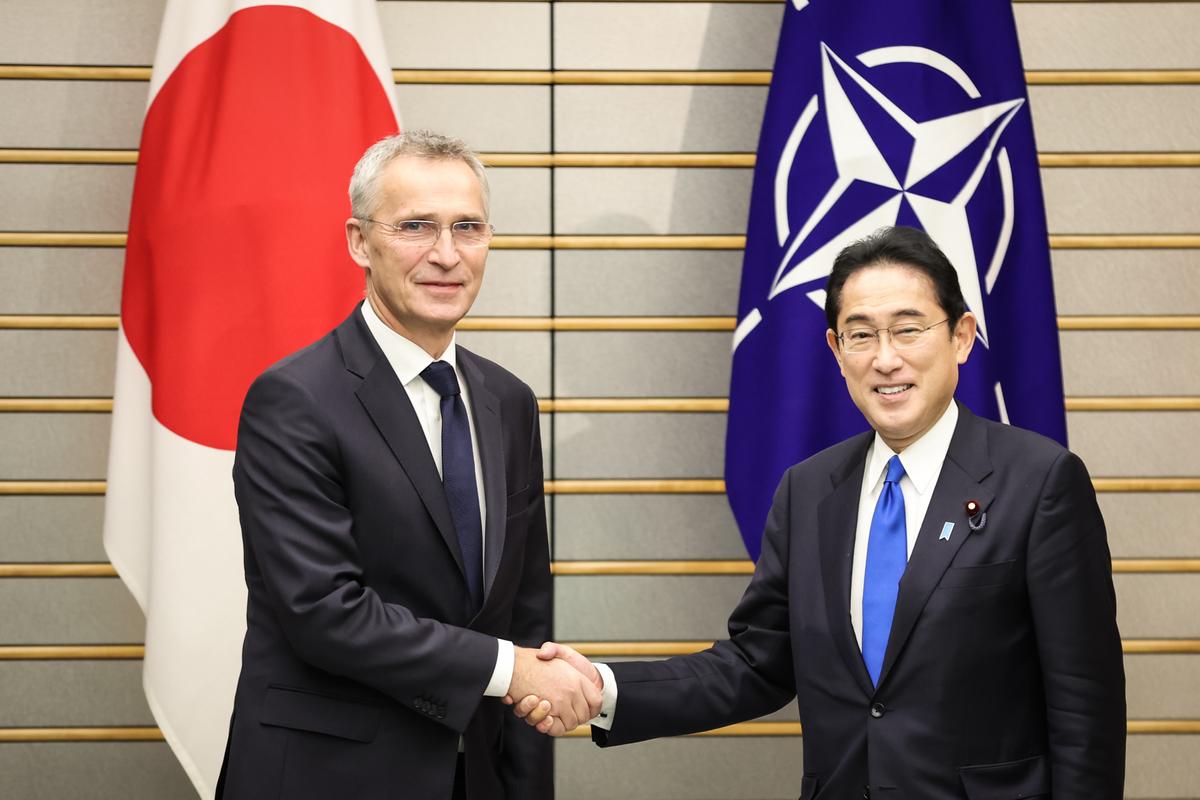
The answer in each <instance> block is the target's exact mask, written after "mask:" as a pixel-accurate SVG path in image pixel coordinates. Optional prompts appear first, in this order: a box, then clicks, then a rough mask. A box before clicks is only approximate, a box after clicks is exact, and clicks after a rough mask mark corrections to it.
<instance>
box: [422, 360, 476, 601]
mask: <svg viewBox="0 0 1200 800" xmlns="http://www.w3.org/2000/svg"><path fill="white" fill-rule="evenodd" d="M421 377H422V378H424V379H425V382H426V383H428V384H429V385H430V387H432V388H433V390H434V391H435V392H437V393H438V394H439V395H441V398H442V403H441V405H442V486H443V487H445V490H446V502H447V503H448V504H449V506H450V516H451V517H452V518H453V519H454V530H455V532H456V533H457V534H458V546H459V547H460V548H462V557H463V566H464V568H465V569H466V573H467V588H468V589H469V590H470V592H471V604H472V605H471V610H472V612H474V611H477V610H478V609H479V607H480V606H482V605H483V524H482V522H481V521H480V516H479V490H478V488H477V484H476V483H475V457H474V455H473V452H474V451H473V449H472V447H471V424H470V422H469V421H468V420H467V407H466V405H464V404H463V401H462V390H461V389H460V388H459V386H458V376H457V375H455V374H454V367H452V366H450V365H449V364H447V363H446V362H445V361H434V362H433V363H432V364H430V365H429V366H428V367H426V368H425V369H424V370H422V372H421Z"/></svg>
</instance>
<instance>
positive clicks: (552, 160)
mask: <svg viewBox="0 0 1200 800" xmlns="http://www.w3.org/2000/svg"><path fill="white" fill-rule="evenodd" d="M683 1H684V0H680V2H683ZM687 1H688V2H694V0H687ZM479 157H480V159H481V160H482V161H483V163H484V165H486V166H488V167H496V168H507V167H524V168H528V167H543V168H551V167H572V168H576V167H578V168H591V167H598V168H614V167H620V168H659V169H706V168H721V169H748V168H751V167H753V166H754V163H755V155H754V153H745V152H741V153H612V152H603V153H480V154H479ZM137 161H138V151H137V150H130V149H118V150H114V149H100V148H32V147H26V148H0V164H136V163H137ZM1038 164H1039V165H1040V166H1042V167H1046V168H1058V167H1097V168H1114V167H1200V153H1192V152H1175V153H1173V152H1128V153H1124V152H1094V153H1086V152H1084V153H1071V152H1055V153H1039V154H1038Z"/></svg>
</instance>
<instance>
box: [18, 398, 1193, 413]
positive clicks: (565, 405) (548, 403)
mask: <svg viewBox="0 0 1200 800" xmlns="http://www.w3.org/2000/svg"><path fill="white" fill-rule="evenodd" d="M1198 400H1200V398H1198ZM2 403H3V401H0V409H3V407H4V406H3V405H2ZM538 408H539V409H540V410H541V411H542V412H543V413H548V414H590V413H601V414H603V413H621V414H630V413H643V412H652V413H717V414H724V413H726V412H727V411H728V410H729V400H728V399H726V398H724V397H554V398H543V399H539V400H538Z"/></svg>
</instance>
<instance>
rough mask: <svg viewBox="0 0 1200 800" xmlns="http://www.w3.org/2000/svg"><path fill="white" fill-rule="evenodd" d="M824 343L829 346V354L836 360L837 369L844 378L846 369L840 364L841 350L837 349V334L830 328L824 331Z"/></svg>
mask: <svg viewBox="0 0 1200 800" xmlns="http://www.w3.org/2000/svg"><path fill="white" fill-rule="evenodd" d="M825 343H826V344H828V345H829V350H830V352H832V353H833V357H834V358H835V359H837V362H838V369H839V370H840V371H841V373H842V377H843V378H844V377H846V367H845V365H844V364H842V350H841V348H840V347H838V340H837V334H836V333H834V332H833V329H832V328H831V329H829V330H826V331H825Z"/></svg>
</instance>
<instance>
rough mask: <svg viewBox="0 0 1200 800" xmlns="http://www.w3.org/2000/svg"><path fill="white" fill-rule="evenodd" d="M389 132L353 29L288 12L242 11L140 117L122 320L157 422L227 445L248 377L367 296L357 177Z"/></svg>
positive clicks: (185, 63) (392, 124)
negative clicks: (351, 192)
mask: <svg viewBox="0 0 1200 800" xmlns="http://www.w3.org/2000/svg"><path fill="white" fill-rule="evenodd" d="M395 131H396V119H395V116H394V114H393V112H392V108H391V106H390V104H389V103H388V99H387V95H386V94H385V93H384V88H383V86H382V85H381V84H380V82H379V78H378V77H377V75H376V73H375V71H374V70H373V69H372V68H371V64H370V63H369V62H368V60H367V58H366V56H365V55H364V54H363V52H362V49H361V48H360V47H359V45H358V42H357V41H356V40H355V39H354V37H353V36H351V35H350V34H349V33H348V32H347V31H345V30H343V29H342V28H338V27H336V26H334V25H332V24H330V23H328V22H326V21H324V20H322V19H320V18H319V17H316V16H314V15H313V14H311V13H309V12H307V11H304V10H301V9H298V8H294V7H288V6H259V7H253V8H249V9H245V10H242V11H239V12H237V13H236V14H233V15H232V16H231V17H230V18H229V20H228V22H227V23H226V24H225V26H224V27H223V28H221V30H220V31H218V32H217V33H216V34H215V35H213V36H212V37H211V38H209V39H207V40H206V41H204V42H203V43H201V44H200V45H198V46H197V47H196V48H195V49H193V50H192V51H191V52H189V53H188V54H187V56H186V57H185V58H184V59H183V60H182V61H181V62H180V63H179V66H178V67H177V68H176V69H175V71H174V72H173V73H172V74H171V75H170V77H169V78H168V79H167V80H166V82H165V83H164V84H163V86H162V88H161V90H160V91H159V93H158V95H157V96H156V97H155V99H154V102H153V103H152V104H151V106H150V108H149V110H148V111H147V113H146V121H145V127H144V129H143V131H142V145H141V150H140V155H139V159H138V168H137V176H136V178H135V182H134V192H133V209H132V212H131V218H130V223H129V240H128V245H127V248H126V254H125V282H124V291H123V296H122V300H121V324H122V327H123V328H124V331H125V335H126V337H127V338H128V340H129V344H130V346H131V347H132V349H133V352H134V353H135V354H136V355H137V358H138V360H139V361H140V362H141V364H142V366H143V368H144V369H145V370H146V373H147V374H148V376H149V379H150V383H151V386H152V397H153V410H154V416H155V418H156V419H157V420H158V421H159V422H160V423H161V424H162V425H164V426H166V427H167V428H169V429H170V430H172V431H174V432H175V433H177V434H178V435H180V436H182V437H184V438H186V439H189V440H191V441H194V442H197V443H199V444H203V445H207V446H209V447H216V448H221V449H225V450H231V449H233V448H234V446H235V444H236V438H237V421H238V414H239V413H240V410H241V405H242V400H243V398H244V397H245V394H246V389H247V388H249V385H250V382H251V381H252V380H253V379H254V378H255V377H256V376H257V375H258V374H259V373H260V372H262V371H263V369H265V368H266V367H267V366H268V365H270V364H271V363H273V362H274V361H276V360H278V359H279V358H281V357H283V356H284V355H286V354H288V353H290V352H292V351H293V350H296V349H298V348H300V347H302V346H304V345H306V344H308V343H309V342H311V341H313V340H315V339H316V338H318V337H319V336H320V335H321V334H323V333H325V332H326V331H328V330H329V329H330V328H332V327H333V326H335V325H336V324H337V323H338V322H340V321H341V320H342V319H343V318H344V317H345V316H346V314H347V313H349V311H350V309H351V308H352V307H353V304H354V303H355V302H357V301H358V300H359V299H361V298H362V295H363V285H364V282H363V274H362V269H361V268H360V267H358V266H357V265H356V264H354V262H353V261H351V260H350V257H349V255H348V254H347V252H346V241H345V234H344V225H343V223H344V221H345V219H346V217H347V216H348V215H349V202H348V200H347V196H346V188H347V185H348V183H349V179H350V173H351V171H352V170H353V168H354V164H355V162H357V160H358V158H359V156H361V155H362V152H363V151H364V150H365V149H366V148H367V146H369V145H370V144H371V143H372V142H374V141H376V140H378V139H379V138H381V137H383V136H386V135H388V134H390V133H394V132H395Z"/></svg>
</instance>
